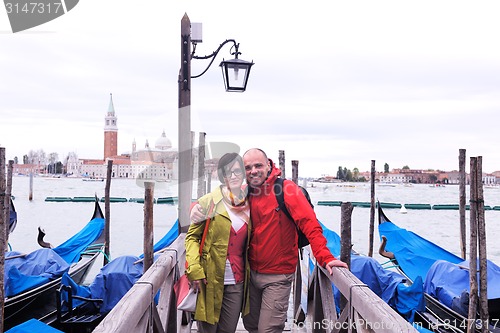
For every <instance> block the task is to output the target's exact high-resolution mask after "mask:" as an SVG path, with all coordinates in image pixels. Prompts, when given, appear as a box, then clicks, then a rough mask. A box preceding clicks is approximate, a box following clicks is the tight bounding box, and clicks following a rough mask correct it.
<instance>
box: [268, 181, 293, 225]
mask: <svg viewBox="0 0 500 333" xmlns="http://www.w3.org/2000/svg"><path fill="white" fill-rule="evenodd" d="M284 182H285V180H284V179H283V178H276V180H275V181H274V186H273V189H274V195H275V196H276V201H278V210H282V211H283V213H285V215H286V216H288V218H289V219H290V220H292V221H293V218H292V216H291V215H290V213H289V212H288V209H287V208H286V206H285V191H284V189H283V183H284Z"/></svg>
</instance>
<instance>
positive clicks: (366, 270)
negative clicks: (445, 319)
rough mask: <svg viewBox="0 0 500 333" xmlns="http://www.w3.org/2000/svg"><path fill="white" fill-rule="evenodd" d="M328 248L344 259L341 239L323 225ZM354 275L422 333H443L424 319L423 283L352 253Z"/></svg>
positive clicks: (337, 296)
mask: <svg viewBox="0 0 500 333" xmlns="http://www.w3.org/2000/svg"><path fill="white" fill-rule="evenodd" d="M319 223H320V225H321V227H322V229H323V235H324V236H325V238H326V240H327V247H328V249H329V250H330V252H331V253H332V254H333V255H334V256H335V257H337V258H338V257H339V255H340V237H339V235H338V234H337V233H336V232H335V231H333V230H330V229H328V228H327V227H326V226H325V225H323V224H322V223H321V222H319ZM350 270H351V273H352V274H354V276H356V277H357V278H358V279H360V280H361V282H363V283H365V284H366V285H367V286H368V287H369V288H370V289H371V290H372V291H373V292H374V293H375V294H376V295H377V296H379V297H380V298H381V299H382V300H383V301H384V302H386V303H387V304H389V306H391V307H392V308H393V309H394V310H395V311H396V312H397V313H399V314H400V315H401V316H402V317H403V318H405V319H406V320H407V321H408V322H409V323H410V324H412V325H413V326H414V327H415V328H416V329H417V330H418V331H420V332H439V331H438V330H436V329H435V328H434V327H432V326H431V325H429V323H428V322H427V321H425V320H423V319H422V317H423V315H422V313H423V312H425V299H424V294H423V282H422V280H421V279H420V280H419V281H416V282H415V283H413V284H412V283H408V282H409V281H408V279H407V278H406V277H405V276H404V275H402V274H400V273H399V272H396V271H394V270H390V269H386V268H385V267H384V265H382V264H380V263H379V262H378V261H377V260H375V259H374V258H372V257H369V256H366V255H363V254H360V253H357V252H356V251H354V250H352V251H351V265H350ZM333 287H334V296H335V303H336V304H340V292H339V291H338V290H337V289H336V288H335V286H333Z"/></svg>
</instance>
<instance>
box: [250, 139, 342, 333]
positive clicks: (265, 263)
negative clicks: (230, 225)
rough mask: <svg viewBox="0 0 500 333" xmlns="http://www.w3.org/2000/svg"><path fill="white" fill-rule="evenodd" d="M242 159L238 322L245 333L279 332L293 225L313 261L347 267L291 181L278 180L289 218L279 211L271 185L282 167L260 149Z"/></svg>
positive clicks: (294, 259)
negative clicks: (246, 272) (243, 223)
mask: <svg viewBox="0 0 500 333" xmlns="http://www.w3.org/2000/svg"><path fill="white" fill-rule="evenodd" d="M243 162H244V164H245V172H246V178H247V183H248V186H249V201H250V217H251V220H252V234H251V238H250V243H249V249H248V261H249V263H250V270H251V272H250V286H249V294H250V314H248V315H246V316H245V317H244V318H243V323H244V325H245V328H246V329H247V330H248V331H249V332H250V333H257V332H258V333H264V332H282V331H283V328H284V327H285V321H286V318H287V310H288V301H289V297H290V292H291V285H292V282H293V279H294V273H295V269H296V267H297V263H298V245H297V237H298V236H297V230H296V227H295V224H296V225H297V226H298V227H299V228H300V230H302V232H303V233H304V234H305V235H306V237H307V239H308V240H309V243H310V245H311V249H312V252H313V254H314V257H315V258H316V260H317V262H318V264H320V265H321V266H323V267H325V268H326V269H327V270H328V272H329V273H330V274H332V273H333V270H332V267H344V268H347V264H346V263H344V262H342V261H340V260H338V259H336V258H335V257H334V256H333V255H332V254H331V252H330V251H329V250H328V248H327V247H326V243H327V241H326V239H325V237H324V236H323V230H322V228H321V226H320V225H319V223H318V220H317V218H316V214H315V213H314V210H313V209H312V208H311V206H310V205H309V202H308V201H307V199H306V197H305V196H304V195H303V193H302V191H301V190H300V188H299V187H298V186H297V185H296V184H295V183H293V182H291V181H284V183H283V191H284V197H285V205H286V207H287V209H288V212H289V213H290V215H291V216H292V217H293V219H294V221H291V220H289V219H288V217H287V216H286V214H285V213H283V212H282V211H281V210H279V208H278V202H277V201H276V196H275V194H274V189H273V185H274V181H275V180H276V178H278V177H279V176H280V175H281V170H279V169H278V168H276V167H275V166H274V164H273V162H272V161H271V160H270V159H268V158H267V155H266V153H265V152H264V151H262V150H261V149H258V148H252V149H250V150H248V151H247V152H246V153H245V154H244V155H243ZM294 223H295V224H294Z"/></svg>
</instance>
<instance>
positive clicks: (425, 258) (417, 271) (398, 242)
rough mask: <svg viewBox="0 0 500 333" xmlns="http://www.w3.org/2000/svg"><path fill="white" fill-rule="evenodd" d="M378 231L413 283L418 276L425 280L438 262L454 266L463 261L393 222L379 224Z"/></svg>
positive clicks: (387, 248) (388, 249)
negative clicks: (442, 261) (446, 262)
mask: <svg viewBox="0 0 500 333" xmlns="http://www.w3.org/2000/svg"><path fill="white" fill-rule="evenodd" d="M378 231H379V234H380V237H382V236H385V237H386V238H387V245H386V247H385V248H386V250H387V251H390V252H392V253H394V255H395V256H396V259H397V261H398V264H399V266H400V267H401V269H402V270H403V272H405V274H406V275H407V276H408V277H409V278H410V279H411V280H413V281H414V280H415V279H416V278H417V277H418V276H420V277H421V278H422V279H425V276H426V275H427V272H428V271H429V269H430V268H431V266H432V265H433V264H434V262H436V260H445V261H448V262H451V263H454V264H458V263H460V262H462V261H463V259H462V258H460V257H458V256H456V255H454V254H453V253H451V252H448V251H446V250H445V249H443V248H442V247H439V246H437V245H436V244H434V243H432V242H430V241H428V240H426V239H425V238H422V237H420V236H419V235H417V234H415V233H413V232H411V231H408V230H406V229H402V228H400V227H398V226H397V225H395V224H394V223H392V222H389V221H388V222H384V223H381V224H379V226H378Z"/></svg>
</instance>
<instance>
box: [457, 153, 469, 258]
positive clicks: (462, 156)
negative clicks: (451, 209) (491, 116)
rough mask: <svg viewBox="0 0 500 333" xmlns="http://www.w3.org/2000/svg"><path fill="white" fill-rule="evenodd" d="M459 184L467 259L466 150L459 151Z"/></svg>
mask: <svg viewBox="0 0 500 333" xmlns="http://www.w3.org/2000/svg"><path fill="white" fill-rule="evenodd" d="M458 183H459V211H460V252H461V254H462V258H463V259H465V257H466V255H467V254H466V246H467V245H466V244H467V240H466V231H465V230H466V228H467V227H466V223H465V149H459V151H458Z"/></svg>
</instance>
